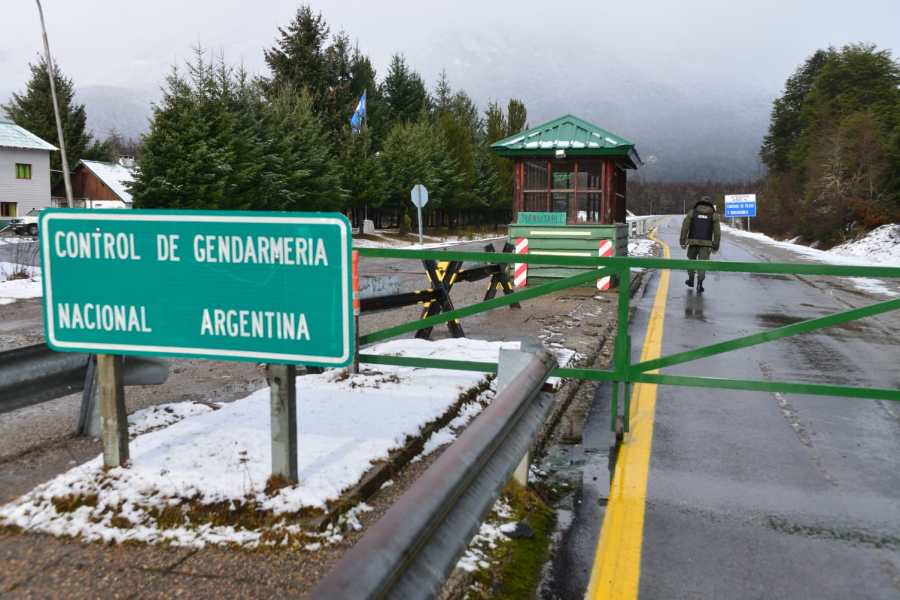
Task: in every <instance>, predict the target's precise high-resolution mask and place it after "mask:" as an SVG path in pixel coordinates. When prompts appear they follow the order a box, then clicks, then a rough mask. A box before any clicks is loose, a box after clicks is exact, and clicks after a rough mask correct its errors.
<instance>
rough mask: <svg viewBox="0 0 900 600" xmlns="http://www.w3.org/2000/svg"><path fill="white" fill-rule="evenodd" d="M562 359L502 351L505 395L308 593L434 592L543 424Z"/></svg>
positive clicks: (410, 598)
mask: <svg viewBox="0 0 900 600" xmlns="http://www.w3.org/2000/svg"><path fill="white" fill-rule="evenodd" d="M554 366H555V360H554V359H553V358H552V357H551V356H550V355H549V353H547V351H546V350H543V349H541V350H540V351H539V352H538V353H537V354H529V353H527V352H521V351H511V350H501V352H500V362H499V379H498V388H499V391H498V393H497V396H496V397H495V398H494V400H493V401H492V402H491V404H490V405H489V406H488V407H487V408H485V409H484V411H483V412H482V413H481V414H480V415H479V416H478V417H477V418H476V419H475V420H474V421H473V422H472V423H471V424H470V425H469V426H468V427H467V428H466V429H465V431H463V433H462V434H461V435H460V436H459V438H458V439H457V440H456V441H455V442H453V444H451V445H450V446H449V447H448V448H447V449H446V450H445V451H444V452H443V453H442V454H441V455H440V456H439V457H438V459H437V460H436V461H435V462H434V464H432V465H431V466H430V467H429V468H428V469H427V470H426V471H425V473H424V474H422V476H421V477H419V478H418V479H417V480H416V482H415V483H414V484H413V485H412V487H411V488H410V489H409V490H408V491H407V492H406V493H404V494H403V495H402V496H401V497H400V498H399V499H398V500H397V502H396V503H394V505H393V506H392V507H391V508H390V509H389V510H388V511H387V513H385V514H384V516H382V517H381V518H380V519H379V520H378V521H377V522H376V523H375V524H374V525H372V526H371V527H370V528H369V530H368V531H367V532H366V534H365V535H364V536H363V537H362V539H360V540H359V541H358V542H357V543H356V544H355V545H354V546H353V547H352V548H351V549H350V550H349V551H348V552H347V553H346V554H345V555H344V556H343V558H341V560H340V561H339V562H338V563H337V564H336V565H335V566H334V567H333V568H332V569H331V571H330V572H329V573H328V574H327V575H326V576H325V577H324V578H323V579H322V580H321V581H320V582H319V584H318V585H317V586H316V588H315V589H314V590H313V591H312V593H311V594H310V595H309V596H308V597H309V598H313V599H315V600H362V599H376V598H403V599H404V600H416V599H419V598H422V599H425V598H433V597H435V596H436V595H437V593H438V592H439V591H440V589H441V586H442V585H443V584H444V582H445V581H446V579H447V576H448V575H449V574H450V572H451V571H452V569H453V567H454V566H455V565H456V563H457V561H458V560H459V558H460V556H461V555H462V553H463V552H464V551H465V549H466V547H467V546H468V544H469V542H470V540H471V539H472V537H473V536H474V535H475V532H476V531H477V529H478V527H479V526H480V524H481V522H482V521H483V520H484V518H485V516H486V515H487V513H488V511H489V510H490V508H491V506H492V505H493V503H494V501H495V500H496V499H497V497H498V496H499V494H500V492H501V490H502V489H503V487H504V485H505V484H506V483H507V482H508V481H509V479H510V477H511V476H512V473H513V471H514V470H515V468H516V466H517V465H518V464H519V461H521V459H522V457H523V456H524V455H525V454H526V452H527V451H528V448H529V446H530V444H531V442H532V440H533V439H534V437H535V436H536V435H537V433H538V431H539V430H540V427H541V425H542V424H543V422H544V419H545V418H546V415H547V413H548V411H549V410H550V408H551V406H552V404H553V403H552V398H551V397H550V396H549V395H546V394H542V393H541V391H540V390H541V387H542V386H543V383H544V381H546V379H547V376H548V375H549V374H550V373H551V371H552V370H553V368H554Z"/></svg>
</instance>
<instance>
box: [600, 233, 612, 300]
mask: <svg viewBox="0 0 900 600" xmlns="http://www.w3.org/2000/svg"><path fill="white" fill-rule="evenodd" d="M613 250H614V248H613V243H612V242H611V241H609V240H600V245H599V247H598V249H597V251H598V253H599V255H600V256H601V257H607V256H612V255H613ZM611 285H612V277H611V276H609V275H607V276H606V277H601V278H599V279H598V280H597V289H598V290H600V291H601V292H605V291H606V290H608V289H609V288H610V286H611Z"/></svg>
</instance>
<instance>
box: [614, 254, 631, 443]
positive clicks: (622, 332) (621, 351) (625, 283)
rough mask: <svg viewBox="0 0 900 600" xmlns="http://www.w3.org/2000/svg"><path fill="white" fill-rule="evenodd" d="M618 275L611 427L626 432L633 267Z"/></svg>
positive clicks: (619, 272) (628, 403) (623, 268)
mask: <svg viewBox="0 0 900 600" xmlns="http://www.w3.org/2000/svg"><path fill="white" fill-rule="evenodd" d="M617 276H618V278H619V294H618V296H619V304H618V316H617V319H616V320H617V323H616V331H617V333H616V342H615V349H614V350H613V371H614V372H615V374H616V378H615V379H614V380H613V382H612V385H613V390H612V402H611V404H610V418H611V428H612V430H613V431H616V432H617V433H624V432H625V431H628V417H629V414H628V413H629V410H630V404H631V403H630V399H629V397H628V377H627V374H626V370H627V363H628V362H629V361H630V358H629V357H628V356H627V353H628V316H629V314H628V313H629V300H630V298H631V269H629V268H628V267H622V268H620V269H618V270H617ZM620 384H624V385H625V390H624V391H625V395H624V398H623V399H622V400H623V402H622V404H623V411H622V412H623V414H622V430H621V432H619V431H617V429H618V428H617V424H618V423H617V422H618V420H619V402H618V399H619V386H620Z"/></svg>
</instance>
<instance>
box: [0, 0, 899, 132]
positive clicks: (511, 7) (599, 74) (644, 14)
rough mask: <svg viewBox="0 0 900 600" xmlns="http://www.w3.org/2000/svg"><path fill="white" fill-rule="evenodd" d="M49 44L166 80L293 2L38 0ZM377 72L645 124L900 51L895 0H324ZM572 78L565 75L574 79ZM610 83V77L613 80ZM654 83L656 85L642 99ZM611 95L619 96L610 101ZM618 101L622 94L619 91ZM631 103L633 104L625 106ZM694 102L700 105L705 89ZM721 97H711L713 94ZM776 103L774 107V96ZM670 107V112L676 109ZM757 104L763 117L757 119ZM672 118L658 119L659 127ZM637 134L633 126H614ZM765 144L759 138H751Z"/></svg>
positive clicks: (25, 21)
mask: <svg viewBox="0 0 900 600" xmlns="http://www.w3.org/2000/svg"><path fill="white" fill-rule="evenodd" d="M43 4H44V10H45V14H46V18H47V28H48V32H49V35H50V43H51V47H52V49H53V52H54V54H55V55H56V57H57V59H58V60H59V63H60V66H61V67H62V69H63V70H64V72H65V73H66V74H67V75H69V76H70V77H72V78H73V79H74V80H75V83H76V86H77V87H84V86H121V87H127V88H131V89H138V90H141V91H149V90H155V89H158V88H159V86H160V84H161V82H162V79H163V77H164V76H165V74H166V73H167V71H168V70H169V67H170V66H171V65H172V64H175V63H180V62H183V61H184V60H185V58H187V57H189V55H190V52H191V47H192V46H194V45H197V44H202V45H203V46H205V47H208V48H210V49H212V50H215V51H217V52H218V51H221V52H223V53H224V55H225V57H226V60H227V61H228V62H232V63H243V64H244V65H245V66H246V67H247V68H248V69H249V70H250V71H251V72H257V73H264V72H265V65H264V62H263V57H262V50H263V48H266V47H268V46H271V45H272V44H273V42H274V40H275V37H276V35H277V27H278V26H283V25H285V24H287V23H288V22H289V21H290V19H291V17H292V16H293V15H294V13H295V11H296V9H297V7H298V6H299V3H298V2H295V1H282V0H255V1H252V2H250V1H237V0H216V1H211V0H209V1H208V0H193V1H189V0H151V1H127V2H125V1H121V0H119V1H114V0H79V1H77V2H75V1H72V0H44V2H43ZM310 4H311V5H312V6H313V8H314V9H315V10H320V11H321V12H322V13H323V15H324V17H325V19H326V20H327V22H328V24H329V25H330V26H331V28H332V31H337V30H340V29H344V30H346V31H347V32H348V33H349V34H350V35H351V37H352V38H353V39H355V40H358V42H359V45H360V48H361V49H362V50H363V51H364V52H366V53H367V54H368V55H369V56H370V57H371V58H372V59H373V60H374V62H375V64H376V68H378V70H379V74H383V71H384V69H385V67H386V64H387V62H388V60H389V59H390V55H391V54H392V53H394V52H402V53H404V54H405V55H406V57H407V59H408V61H409V62H410V63H411V65H412V66H413V67H414V68H416V69H417V70H419V71H420V72H421V73H422V74H423V75H424V76H425V78H426V80H427V81H428V84H429V87H432V86H433V83H434V79H435V77H436V75H437V73H438V72H439V71H440V70H441V68H446V70H447V72H448V75H449V78H450V81H451V84H453V85H454V86H455V87H456V86H461V87H464V88H466V89H468V90H470V91H471V92H472V95H473V96H474V97H475V99H476V100H477V101H478V102H479V103H481V104H482V105H483V104H484V102H485V101H486V100H487V99H489V98H491V99H500V100H502V101H505V100H506V99H507V98H509V97H510V96H513V97H523V99H524V100H525V101H526V105H529V106H530V107H534V108H531V110H530V117H533V118H530V119H529V120H530V121H531V122H532V123H534V119H542V118H552V117H554V116H557V115H558V114H561V113H564V112H574V111H575V110H582V111H584V110H589V108H588V109H585V108H584V107H585V106H588V107H589V106H590V102H591V100H592V99H593V100H595V101H596V102H598V103H599V104H598V105H597V106H598V107H602V110H601V108H597V110H595V111H593V113H594V115H593V116H594V118H596V119H599V120H600V121H601V123H600V124H601V125H608V123H605V122H603V115H602V114H599V113H601V112H608V113H609V114H610V115H611V116H610V119H611V120H612V121H613V124H615V125H617V126H619V127H620V128H621V127H626V128H629V127H630V128H631V129H632V130H633V131H635V130H636V131H637V132H638V133H641V131H642V127H640V126H639V124H641V123H644V122H646V121H647V119H653V117H654V116H655V115H658V113H660V108H659V107H660V106H661V104H660V103H662V105H663V106H664V105H665V103H666V101H667V100H668V99H670V98H671V101H672V103H675V104H678V103H681V104H683V103H685V102H689V103H690V102H695V100H696V102H698V103H701V102H703V103H708V105H709V106H711V107H715V106H726V105H730V106H732V107H733V108H734V109H735V110H738V111H741V110H743V109H742V108H741V106H743V104H742V103H747V104H746V105H747V106H748V107H752V108H748V110H752V111H755V112H759V111H760V108H759V107H760V106H761V104H760V103H764V104H766V105H768V104H769V103H770V102H771V99H772V98H773V97H774V96H775V95H776V94H777V93H778V92H779V91H780V90H781V88H782V85H783V83H784V80H785V78H786V77H787V76H788V75H789V74H790V73H791V71H793V69H795V68H796V66H797V65H798V64H799V63H801V62H802V61H803V60H804V59H805V58H806V57H807V56H808V55H809V54H811V53H812V52H813V51H814V50H816V49H817V48H821V47H825V46H828V45H838V46H839V45H843V44H846V43H851V42H858V41H867V42H873V43H876V44H878V45H879V46H881V47H885V48H890V49H892V50H894V52H895V53H898V52H900V2H898V1H897V0H854V1H853V2H847V1H846V0H840V1H832V0H818V1H812V0H804V1H791V0H780V1H776V0H757V1H754V2H741V3H737V2H730V1H728V0H693V1H684V2H676V1H665V2H663V1H661V0H642V1H640V2H622V1H621V0H617V1H615V2H611V1H607V0H594V1H588V0H568V1H562V2H546V0H541V1H539V2H532V1H529V0H517V1H507V0H499V1H498V0H477V1H472V0H453V1H449V2H448V1H441V2H432V1H428V0H403V1H391V0H366V1H358V0H324V1H323V0H319V1H315V2H311V3H310ZM2 7H3V10H2V15H3V17H2V20H3V22H2V24H0V31H2V37H0V99H3V100H5V99H6V98H7V97H8V94H9V92H11V91H13V90H20V89H22V88H23V87H24V84H25V81H26V78H27V63H28V62H29V61H33V60H35V58H36V56H37V53H38V52H39V51H40V49H41V38H40V25H39V21H38V18H37V11H36V8H35V3H34V2H33V0H2ZM569 85H571V90H572V91H569V90H567V89H566V88H567V87H568V86H569ZM610 90H614V92H610ZM647 96H657V97H656V98H654V99H653V100H654V103H650V104H644V102H645V101H647V98H646V97H647ZM604 100H610V102H612V103H611V104H606V105H603V104H602V103H603V101H604ZM613 100H614V101H613ZM630 106H632V107H637V108H634V109H629V107H630ZM698 106H699V104H698ZM704 110H712V109H704ZM766 111H767V109H766ZM669 118H670V119H671V118H673V117H672V116H671V115H670V116H669ZM758 120H759V119H758V118H756V120H755V121H754V124H753V127H756V128H758V127H759V124H758ZM662 125H663V124H661V123H657V124H655V125H654V129H659V127H660V126H662ZM618 133H621V134H622V135H625V136H626V137H628V136H629V135H632V136H633V135H634V134H633V133H631V132H629V131H621V132H618ZM754 143H756V142H754Z"/></svg>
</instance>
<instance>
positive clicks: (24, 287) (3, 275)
mask: <svg viewBox="0 0 900 600" xmlns="http://www.w3.org/2000/svg"><path fill="white" fill-rule="evenodd" d="M23 269H24V270H25V271H26V272H27V274H28V278H27V279H9V277H10V276H11V275H12V274H14V273H17V272H19V271H21V270H23ZM43 295H44V291H43V289H42V288H41V269H40V268H39V267H23V266H21V265H17V264H15V263H8V262H0V305H2V304H12V303H13V302H15V301H16V300H21V299H23V298H40V297H41V296H43Z"/></svg>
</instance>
